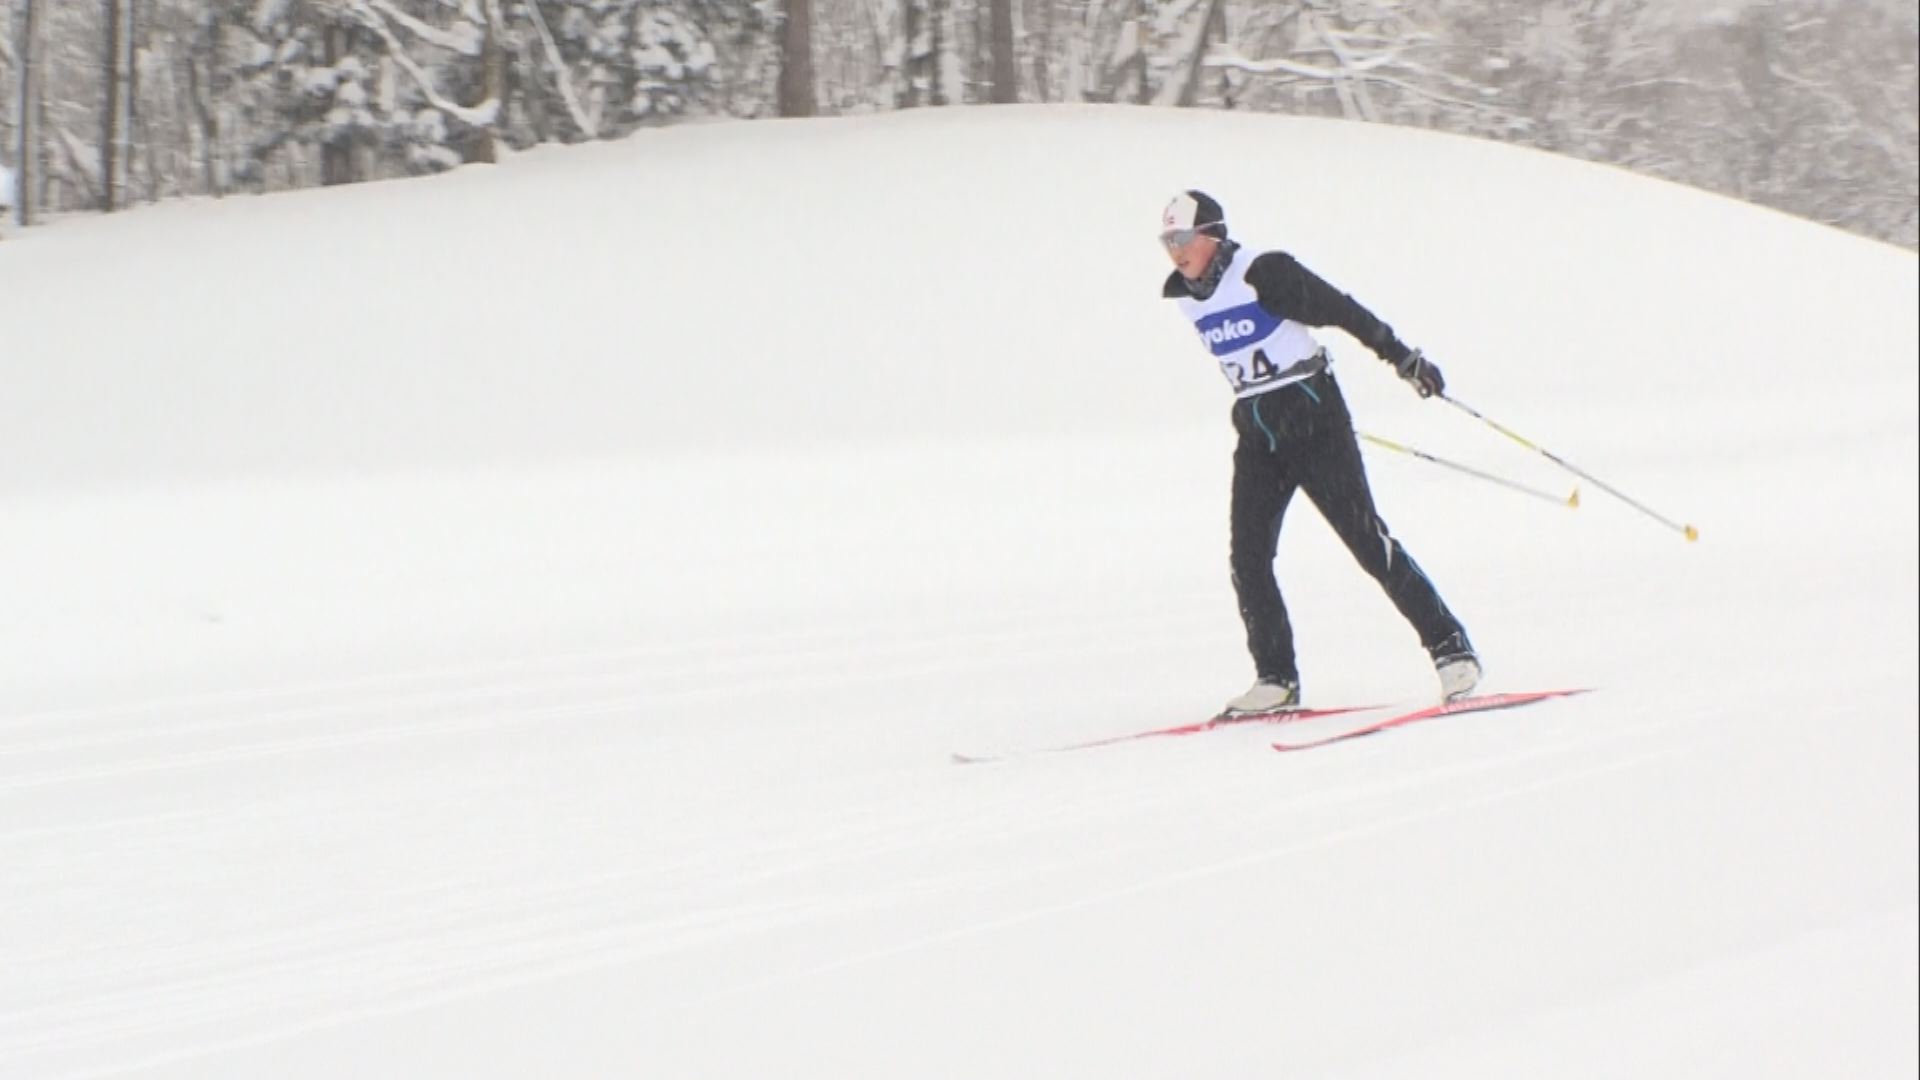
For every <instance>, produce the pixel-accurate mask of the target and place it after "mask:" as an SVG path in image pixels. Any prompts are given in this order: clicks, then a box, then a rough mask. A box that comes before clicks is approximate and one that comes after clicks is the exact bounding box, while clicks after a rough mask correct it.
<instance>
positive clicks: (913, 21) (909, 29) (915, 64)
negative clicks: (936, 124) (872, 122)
mask: <svg viewBox="0 0 1920 1080" xmlns="http://www.w3.org/2000/svg"><path fill="white" fill-rule="evenodd" d="M925 2H926V0H901V3H900V18H901V21H902V23H903V25H902V27H901V36H902V37H903V38H904V39H905V42H906V44H905V45H904V46H903V47H902V48H901V51H900V100H899V101H898V102H897V103H896V104H897V106H898V107H899V108H902V109H913V108H918V107H919V105H920V83H919V80H920V56H919V54H918V53H917V52H916V51H915V50H916V49H918V48H919V46H920V23H921V20H922V19H924V18H926V13H925V12H924V11H923V10H922V7H921V5H922V4H924V3H925Z"/></svg>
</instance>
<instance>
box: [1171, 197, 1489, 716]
mask: <svg viewBox="0 0 1920 1080" xmlns="http://www.w3.org/2000/svg"><path fill="white" fill-rule="evenodd" d="M1160 242H1161V243H1162V244H1163V245H1165V247H1166V249H1167V254H1168V255H1169V256H1171V257H1172V259H1173V264H1174V271H1173V273H1171V274H1169V275H1167V282H1166V286H1165V288H1164V289H1163V290H1162V295H1164V296H1166V297H1167V298H1169V299H1171V300H1173V301H1175V302H1176V303H1177V304H1179V306H1180V312H1181V314H1183V315H1185V316H1186V317H1187V318H1188V319H1190V320H1192V322H1193V325H1194V328H1195V329H1196V330H1198V331H1199V333H1200V340H1201V343H1202V344H1204V345H1205V346H1206V347H1207V349H1208V350H1209V351H1211V352H1212V353H1213V356H1214V359H1216V360H1218V361H1219V362H1220V368H1221V370H1222V371H1223V372H1225V374H1226V376H1227V381H1228V382H1229V383H1230V384H1232V386H1233V392H1234V397H1235V399H1236V400H1235V401H1234V403H1233V425H1234V429H1235V430H1236V431H1237V432H1238V433H1239V436H1240V441H1239V445H1238V446H1237V447H1236V448H1235V449H1234V453H1233V506H1232V518H1233V536H1232V555H1231V562H1232V567H1233V587H1234V591H1235V592H1236V593H1237V594H1238V596H1239V601H1240V617H1241V619H1242V621H1244V622H1245V623H1246V627H1247V649H1248V651H1249V652H1251V653H1252V654H1253V664H1254V670H1255V672H1256V673H1257V675H1258V679H1257V681H1256V682H1255V683H1254V684H1253V687H1252V688H1251V689H1249V690H1248V691H1247V692H1246V693H1244V694H1241V695H1240V696H1239V697H1236V698H1234V699H1233V700H1232V701H1230V702H1228V703H1227V712H1228V713H1229V714H1241V713H1257V712H1269V711H1273V710H1278V709H1287V708H1292V707H1294V706H1297V705H1298V704H1299V703H1300V673H1299V670H1298V669H1297V667H1296V666H1295V662H1294V649H1293V625H1292V623H1291V622H1289V621H1288V619H1287V606H1286V604H1285V602H1284V601H1282V600H1281V598H1280V583H1279V581H1278V580H1277V579H1276V578H1275V576H1274V568H1273V559H1274V552H1275V550H1276V548H1277V546H1278V544H1279V541H1280V523H1281V520H1282V519H1283V518H1284V517H1285V516H1286V512H1287V504H1288V503H1289V502H1290V501H1291V500H1292V499H1293V494H1294V492H1295V491H1296V490H1299V491H1304V492H1306V495H1307V498H1309V499H1312V500H1313V504H1314V505H1315V506H1316V507H1318V508H1319V510H1320V513H1321V515H1322V516H1323V517H1325V518H1326V519H1327V523H1328V524H1329V525H1331V526H1333V531H1334V532H1335V533H1336V534H1338V535H1339V537H1340V539H1341V541H1342V542H1343V543H1345V544H1346V546H1347V550H1348V551H1350V552H1352V553H1353V557H1354V559H1355V560H1357V561H1358V562H1359V563H1360V565H1361V567H1362V568H1364V569H1365V570H1366V571H1367V573H1369V574H1371V575H1373V578H1374V580H1376V581H1378V582H1379V583H1380V587H1381V588H1382V589H1385V590H1386V593H1387V596H1388V598H1389V599H1391V600H1392V601H1393V606H1394V607H1396V608H1398V609H1399V611H1400V614H1401V615H1403V616H1405V618H1406V620H1407V622H1408V623H1410V624H1412V626H1413V629H1414V630H1415V632H1417V633H1418V634H1419V635H1420V644H1421V645H1423V646H1425V647H1426V650H1427V655H1428V656H1429V657H1431V658H1432V660H1433V666H1434V671H1435V672H1436V673H1437V674H1438V675H1439V678H1440V688H1441V692H1442V693H1443V694H1444V695H1445V696H1446V697H1447V698H1448V699H1453V698H1457V697H1462V696H1464V695H1466V694H1467V693H1468V692H1470V691H1471V690H1472V689H1473V687H1474V684H1476V683H1477V682H1479V681H1480V661H1479V659H1478V657H1476V656H1475V655H1474V651H1473V646H1472V644H1471V643H1469V642H1468V640H1467V633H1466V630H1465V629H1464V628H1462V627H1461V625H1460V620H1459V619H1456V618H1454V615H1453V612H1451V611H1449V610H1447V605H1446V602H1445V601H1443V600H1441V599H1440V593H1439V591H1438V590H1437V589H1435V588H1434V585H1433V582H1432V581H1430V580H1428V578H1427V575H1426V573H1425V571H1423V570H1421V569H1420V567H1419V564H1417V563H1415V562H1414V561H1413V558H1412V557H1411V556H1409V555H1408V554H1407V552H1406V549H1404V548H1402V547H1401V546H1400V541H1398V540H1396V539H1394V538H1393V534H1392V533H1390V532H1388V531H1387V523H1386V522H1385V521H1382V520H1381V519H1380V515H1379V514H1378V513H1377V512H1375V510H1374V506H1373V492H1372V491H1371V490H1370V489H1369V488H1368V486H1367V473H1366V469H1365V468H1364V467H1363V466H1362V465H1361V462H1360V446H1359V443H1358V442H1357V441H1356V439H1355V438H1354V433H1353V420H1352V417H1351V416H1349V415H1348V413H1347V403H1346V400H1345V399H1344V398H1342V397H1341V395H1340V386H1339V384H1338V383H1336V382H1334V379H1333V372H1332V371H1331V370H1330V369H1329V364H1330V363H1331V358H1330V357H1329V356H1328V355H1327V350H1326V349H1325V348H1323V347H1321V346H1320V344H1319V343H1318V342H1316V341H1315V340H1314V339H1313V335H1312V334H1311V333H1309V332H1308V330H1307V328H1308V327H1311V326H1337V327H1339V328H1340V329H1342V330H1345V331H1346V332H1347V333H1349V334H1351V335H1352V336H1353V337H1354V338H1355V339H1356V340H1358V341H1359V342H1360V343H1361V344H1363V345H1365V346H1367V347H1368V348H1370V349H1372V350H1373V351H1374V352H1375V353H1376V354H1378V355H1379V357H1380V358H1381V359H1382V360H1385V361H1386V362H1387V363H1390V364H1392V365H1393V366H1394V368H1395V369H1396V370H1397V371H1398V372H1399V374H1400V377H1401V378H1402V379H1405V380H1406V381H1407V382H1408V383H1410V384H1412V386H1413V388H1414V389H1415V390H1417V391H1419V393H1420V396H1421V397H1431V396H1432V395H1434V394H1437V393H1440V392H1441V391H1442V390H1444V389H1445V388H1446V380H1445V379H1444V378H1442V377H1441V374H1440V369H1439V368H1438V367H1436V366H1435V365H1434V363H1433V362H1432V361H1430V360H1428V359H1426V358H1425V357H1423V356H1422V355H1421V354H1420V350H1418V349H1410V348H1408V347H1407V346H1406V345H1405V344H1404V343H1402V342H1401V341H1400V339H1399V338H1397V337H1395V336H1394V333H1393V328H1392V327H1390V326H1388V325H1387V324H1386V323H1383V322H1381V321H1380V320H1379V319H1378V318H1376V317H1374V315H1373V313H1372V312H1370V311H1368V310H1367V309H1366V308H1364V307H1361V306H1360V304H1359V303H1358V302H1356V301H1355V300H1354V299H1353V297H1351V296H1348V295H1347V294H1346V293H1343V292H1341V291H1340V290H1338V289H1336V288H1334V287H1333V286H1332V285H1329V284H1327V283H1326V282H1325V281H1323V280H1321V279H1320V278H1319V277H1318V276H1316V275H1315V274H1314V273H1313V272H1312V271H1311V270H1308V269H1307V268H1306V267H1304V266H1302V265H1300V263H1298V262H1296V261H1295V260H1294V258H1293V256H1291V255H1288V254H1286V253H1285V252H1280V251H1268V252H1264V253H1263V252H1257V251H1255V250H1254V249H1252V248H1248V247H1242V246H1241V245H1240V244H1238V243H1236V242H1235V241H1233V240H1230V239H1228V237H1227V224H1226V216H1225V214H1224V213H1223V212H1222V211H1221V209H1220V204H1219V203H1218V202H1215V201H1214V200H1213V199H1212V198H1210V197H1209V196H1207V195H1206V194H1205V193H1204V192H1199V191H1186V192H1182V193H1181V194H1179V195H1176V196H1174V198H1173V201H1172V202H1169V203H1168V204H1167V208H1166V211H1165V212H1164V213H1162V214H1161V216H1160Z"/></svg>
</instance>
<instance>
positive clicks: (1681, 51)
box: [0, 0, 1920, 249]
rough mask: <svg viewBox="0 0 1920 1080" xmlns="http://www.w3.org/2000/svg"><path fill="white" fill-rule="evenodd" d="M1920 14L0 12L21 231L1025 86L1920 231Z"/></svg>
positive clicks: (1358, 1) (955, 7) (807, 2)
mask: <svg viewBox="0 0 1920 1080" xmlns="http://www.w3.org/2000/svg"><path fill="white" fill-rule="evenodd" d="M1917 43H1920V4H1917V3H1916V2H1915V0H0V202H9V201H10V202H11V203H12V215H13V218H14V220H16V221H18V222H19V223H21V224H29V223H32V222H34V221H35V220H37V219H39V218H41V217H44V216H45V215H47V214H55V213H69V212H79V211H92V210H115V209H120V208H124V207H128V206H131V205H134V204H137V203H141V202H151V201H155V200H160V199H168V198H176V197H181V196H192V195H213V196H223V195H228V194H234V193H243V192H247V193H251V192H269V191H279V190H287V189H292V188H301V187H309V186H314V185H322V184H340V183H352V182H356V181H362V180H370V179H384V178H390V177H396V176H406V175H416V174H422V173H431V172H437V171H441V170H445V169H450V168H454V167H457V166H459V165H461V164H464V163H469V162H487V161H493V160H496V158H497V156H498V155H499V153H500V149H501V147H502V146H503V145H504V146H505V147H508V148H512V149H525V148H527V147H531V146H534V145H537V144H541V143H551V142H561V143H570V142H580V141H584V140H591V139H613V138H620V137H622V136H625V135H627V134H629V133H631V132H633V131H635V130H636V129H638V128H641V127H646V126H652V125H662V124H671V123H676V122H685V121H690V120H703V119H742V120H750V119H755V118H763V117H773V116H831V115H848V114H856V113H868V112H876V111H883V110H893V109H904V108H935V107H953V106H961V105H972V104H989V103H1013V102H1115V103H1138V104H1154V105H1162V106H1168V107H1190V108H1224V109H1249V110H1255V111H1263V112H1276V113H1287V114H1293V115H1312V116H1333V117H1345V118H1349V119H1353V120H1361V121H1371V122H1378V123H1388V124H1398V125H1405V126H1412V127H1421V128H1431V129H1436V130H1441V131H1448V132H1454V133H1460V134H1468V135H1475V136H1481V137H1486V138H1492V139H1498V140H1501V141H1505V142H1512V143H1518V144H1522V145H1526V146H1532V147H1537V148H1540V149H1544V150H1550V151H1554V152H1558V153H1563V154H1569V155H1572V156H1575V157H1580V158H1584V159H1587V160H1592V161H1599V162H1606V163H1609V164H1613V165H1618V166H1622V167H1624V168H1628V169H1632V170H1634V171H1637V172H1641V173H1646V174H1650V175H1654V176H1659V177H1662V178H1665V179H1669V180H1674V181H1678V182H1682V183H1686V184H1691V185H1694V186H1697V187H1701V188H1705V189H1708V190H1711V191H1716V192H1720V193H1722V194H1726V195H1731V196H1734V197H1736V198H1740V199H1744V200H1747V201H1750V202H1755V203H1759V204H1762V205H1766V206H1771V207H1774V208H1777V209H1780V210H1784V211H1787V212H1789V213H1793V214H1797V215H1800V216H1803V217H1807V218H1811V219H1814V220H1817V221H1821V222H1825V223H1828V224H1831V225H1835V226H1838V227H1840V228H1844V229H1848V230H1851V231H1853V232H1857V233H1861V234H1864V235H1868V236H1873V237H1876V238H1879V239H1883V240H1887V241H1890V242H1893V243H1896V244H1900V245H1903V246H1905V247H1907V248H1910V249H1913V248H1920V66H1917V64H1916V52H1917V51H1920V47H1917Z"/></svg>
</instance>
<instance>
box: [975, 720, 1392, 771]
mask: <svg viewBox="0 0 1920 1080" xmlns="http://www.w3.org/2000/svg"><path fill="white" fill-rule="evenodd" d="M1379 707H1380V706H1378V705H1345V706H1340V707H1338V708H1331V709H1281V710H1278V711H1276V712H1266V713H1244V714H1241V715H1239V716H1226V715H1224V714H1223V715H1220V716H1216V717H1214V718H1213V719H1211V720H1202V721H1200V722H1198V723H1193V724H1181V725H1179V726H1178V727H1165V728H1154V729H1153V730H1151V731H1136V732H1134V733H1132V734H1130V735H1111V736H1108V737H1107V738H1104V739H1095V740H1093V741H1092V742H1083V743H1071V744H1069V745H1067V746H1047V747H1041V748H1039V749H1036V750H1015V751H1012V752H1010V753H1005V754H955V755H953V760H954V763H955V764H957V765H979V764H982V763H985V762H989V761H1005V760H1007V759H1008V758H1012V757H1022V756H1025V755H1027V754H1060V753H1065V752H1066V751H1068V750H1092V749H1094V748H1096V747H1101V746H1113V745H1116V744H1118V743H1124V742H1135V741H1137V740H1140V739H1164V738H1170V737H1174V736H1180V735H1198V734H1200V733H1201V732H1203V731H1213V730H1215V729H1216V728H1223V727H1237V726H1239V725H1241V724H1290V723H1293V722H1295V721H1299V720H1314V719H1318V718H1320V717H1323V716H1344V715H1345V714H1347V713H1356V712H1366V711H1367V710H1369V709H1377V708H1379Z"/></svg>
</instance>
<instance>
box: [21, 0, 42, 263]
mask: <svg viewBox="0 0 1920 1080" xmlns="http://www.w3.org/2000/svg"><path fill="white" fill-rule="evenodd" d="M22 2H23V3H25V4H26V18H25V20H24V21H23V24H22V27H21V30H20V41H19V45H18V47H17V48H16V49H15V50H14V51H15V52H16V53H18V54H19V58H20V71H19V76H20V86H19V92H18V94H16V95H15V98H14V100H15V101H16V102H18V104H17V105H16V108H18V109H19V110H20V120H19V123H18V125H17V126H16V127H15V128H14V130H15V132H16V133H17V134H18V135H19V137H20V144H19V146H18V147H16V149H15V156H16V157H17V158H18V159H19V167H18V168H17V169H16V170H15V173H14V193H13V201H14V214H15V215H16V217H17V219H18V221H19V222H20V226H21V227H22V228H25V227H27V226H29V225H32V224H33V215H34V211H35V210H37V209H39V207H38V205H37V204H38V196H39V194H40V187H41V180H40V174H41V167H42V164H43V162H42V160H41V146H40V142H41V137H40V88H41V85H42V82H41V74H40V68H41V65H42V64H44V63H45V61H44V60H42V59H41V56H40V51H41V50H40V41H41V35H40V18H41V14H42V12H41V9H42V8H43V7H44V6H45V5H44V4H43V3H41V2H40V0H22Z"/></svg>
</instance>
